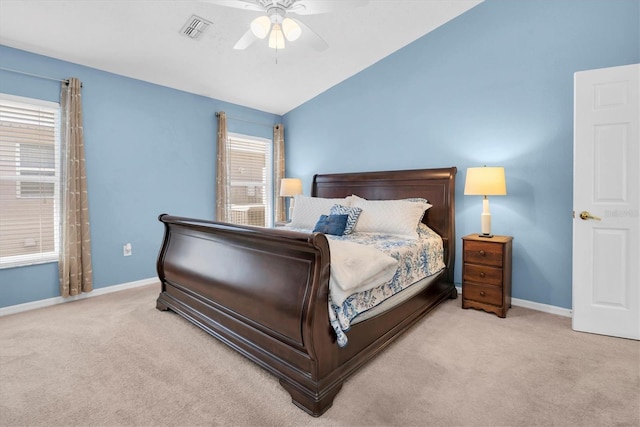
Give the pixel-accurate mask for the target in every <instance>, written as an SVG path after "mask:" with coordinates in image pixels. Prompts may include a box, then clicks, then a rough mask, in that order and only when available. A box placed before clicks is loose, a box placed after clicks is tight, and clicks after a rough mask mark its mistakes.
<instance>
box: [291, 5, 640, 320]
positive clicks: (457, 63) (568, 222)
mask: <svg viewBox="0 0 640 427" xmlns="http://www.w3.org/2000/svg"><path fill="white" fill-rule="evenodd" d="M639 4H640V2H638V0H554V1H551V0H549V1H543V0H519V1H516V0H486V1H485V2H484V3H482V4H480V5H479V6H477V7H475V8H473V9H471V10H470V11H468V12H467V13H465V14H463V15H462V16H460V17H458V18H457V19H455V20H453V21H451V22H449V23H447V24H446V25H444V26H442V27H440V28H439V29H437V30H436V31H434V32H432V33H430V34H428V35H426V36H425V37H423V38H421V39H419V40H417V41H416V42H414V43H412V44H411V45H409V46H407V47H406V48H404V49H402V50H400V51H398V52H396V53H394V54H392V55H390V56H389V57H387V58H385V59H384V60H382V61H380V62H378V63H377V64H375V65H373V66H372V67H370V68H368V69H366V70H364V71H363V72H361V73H359V74H357V75H355V76H354V77H352V78H350V79H349V80H347V81H345V82H343V83H341V84H339V85H337V86H335V87H333V88H331V89H330V90H328V91H326V92H325V93H323V94H321V95H320V96H318V97H316V98H315V99H313V100H312V101H310V102H307V103H305V104H303V105H302V106H300V107H298V108H297V109H295V110H293V111H291V112H289V113H288V114H286V115H285V117H284V123H285V130H286V140H287V144H288V148H287V149H288V151H287V169H288V172H287V174H288V175H289V176H297V177H301V178H303V180H304V188H305V190H306V192H307V194H308V192H309V191H310V186H311V179H312V176H313V174H314V173H328V172H347V171H368V170H395V169H413V168H428V167H447V166H456V167H458V176H457V185H456V191H457V196H456V208H457V211H456V212H457V213H456V218H457V235H458V236H459V237H461V236H464V235H466V234H469V233H476V232H478V231H479V229H480V212H481V205H482V203H481V198H480V197H476V196H463V190H464V179H465V171H466V168H467V167H471V166H482V165H484V164H486V165H489V166H504V167H505V170H506V174H507V191H508V195H507V196H505V197H493V198H491V212H492V214H493V228H492V231H493V232H494V233H495V234H506V235H512V236H514V238H515V239H514V253H513V296H514V297H515V298H520V299H524V300H529V301H534V302H538V303H543V304H549V305H553V306H558V307H565V308H571V306H572V305H571V239H572V218H571V213H572V209H573V207H572V185H573V181H572V173H573V157H572V151H573V130H572V128H573V73H574V72H576V71H580V70H588V69H593V68H602V67H608V66H615V65H624V64H630V63H636V62H640V33H639V18H640V7H639ZM461 246H462V245H461V244H460V241H459V240H458V245H457V264H456V271H455V277H456V282H457V283H460V281H461V254H460V252H461V250H460V249H461Z"/></svg>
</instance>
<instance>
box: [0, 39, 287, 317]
mask: <svg viewBox="0 0 640 427" xmlns="http://www.w3.org/2000/svg"><path fill="white" fill-rule="evenodd" d="M0 67H2V68H8V69H13V70H21V71H24V72H27V73H33V74H37V75H44V76H49V77H53V78H58V79H64V78H67V77H78V78H79V79H80V80H81V81H82V82H83V91H82V95H83V109H84V134H85V145H86V152H85V155H86V161H87V180H88V187H89V210H90V220H91V234H92V252H93V253H92V255H93V269H94V287H95V288H102V287H105V286H112V285H118V284H121V283H127V282H132V281H136V280H140V279H147V278H151V277H154V276H155V274H156V272H155V262H156V256H157V254H158V249H159V247H160V243H161V239H162V233H163V229H162V226H161V224H160V223H159V222H158V221H157V217H158V215H159V214H161V213H170V214H173V215H184V216H190V217H198V218H208V219H213V216H214V211H215V158H216V154H215V146H216V132H217V126H216V118H215V112H216V111H226V112H227V114H228V115H229V116H232V117H235V118H238V119H243V120H247V121H249V122H254V123H260V124H264V125H266V126H263V125H255V124H251V123H247V122H244V121H241V120H233V119H230V120H229V121H228V127H229V130H230V131H231V132H238V133H244V134H248V135H255V136H262V137H266V138H271V137H272V136H273V130H272V128H271V126H272V125H273V124H275V123H278V122H280V121H281V117H280V116H276V115H272V114H267V113H264V112H259V111H256V110H252V109H249V108H245V107H241V106H237V105H233V104H229V103H224V102H221V101H218V100H215V99H210V98H205V97H201V96H196V95H192V94H188V93H185V92H180V91H177V90H172V89H168V88H165V87H161V86H157V85H153V84H150V83H146V82H142V81H139V80H134V79H129V78H124V77H122V76H117V75H115V74H110V73H106V72H103V71H99V70H95V69H91V68H87V67H82V66H78V65H75V64H71V63H68V62H63V61H58V60H55V59H51V58H47V57H43V56H39V55H34V54H31V53H27V52H24V51H21V50H16V49H11V48H8V47H6V46H0ZM0 92H3V93H9V94H13V95H19V96H27V97H32V98H39V99H45V100H48V101H54V102H58V101H59V93H60V83H58V82H55V81H49V80H45V79H41V78H34V77H28V76H24V75H20V74H16V73H12V72H3V71H0ZM126 242H131V244H132V246H133V255H132V256H131V257H123V256H122V245H123V244H124V243H126ZM59 295H60V293H59V290H58V270H57V263H50V264H43V265H38V266H33V267H16V268H8V269H2V270H0V307H5V306H10V305H15V304H21V303H25V302H30V301H36V300H41V299H46V298H52V297H56V296H59Z"/></svg>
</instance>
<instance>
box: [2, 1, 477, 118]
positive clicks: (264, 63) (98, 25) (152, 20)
mask: <svg viewBox="0 0 640 427" xmlns="http://www.w3.org/2000/svg"><path fill="white" fill-rule="evenodd" d="M481 1H482V0H371V1H369V2H368V4H367V5H366V6H362V7H352V8H346V9H341V8H339V3H340V1H339V0H333V1H331V0H328V1H324V3H332V4H333V5H336V8H338V9H339V10H340V12H339V13H338V12H331V13H325V14H319V15H304V16H301V15H294V17H295V18H297V19H299V20H300V21H303V22H304V23H305V24H306V25H308V26H309V27H311V28H313V30H314V31H315V32H316V33H318V34H319V35H320V36H322V38H323V39H324V40H325V41H326V42H327V43H328V44H329V48H328V49H326V50H325V51H322V52H318V51H315V50H313V49H312V48H311V47H310V46H309V45H306V44H305V35H304V34H303V36H302V37H301V38H300V39H299V40H297V41H296V42H292V43H287V46H286V48H285V49H284V50H280V51H278V52H277V54H276V51H275V50H274V49H270V48H268V47H267V42H266V40H258V41H257V42H255V43H254V44H253V45H251V46H250V47H249V48H247V49H246V50H234V49H233V45H234V44H235V43H236V41H237V40H238V39H239V38H240V37H241V36H242V35H243V34H244V33H245V31H246V30H247V28H248V25H249V23H250V22H251V20H253V19H254V18H255V17H257V16H259V15H260V13H259V12H253V11H249V10H242V9H236V8H232V7H225V6H221V5H219V4H215V3H216V0H200V1H199V0H195V1H192V0H0V44H3V45H6V46H10V47H15V48H18V49H23V50H27V51H30V52H34V53H38V54H42V55H46V56H50V57H53V58H58V59H62V60H65V61H69V62H73V63H77V64H81V65H86V66H89V67H93V68H98V69H101V70H105V71H109V72H112V73H116V74H120V75H123V76H127V77H132V78H136V79H140V80H145V81H148V82H152V83H156V84H159V85H163V86H168V87H171V88H175V89H179V90H183V91H187V92H191V93H195V94H199V95H204V96H207V97H211V98H215V99H219V100H222V101H226V102H231V103H235V104H240V105H243V106H247V107H251V108H255V109H258V110H262V111H266V112H270V113H274V114H278V115H282V114H285V113H287V112H288V111H290V110H292V109H293V108H295V107H297V106H299V105H301V104H303V103H304V102H306V101H308V100H309V99H311V98H313V97H314V96H316V95H318V94H320V93H322V92H324V91H325V90H327V89H329V88H330V87H332V86H334V85H336V84H337V83H340V82H341V81H343V80H345V79H347V78H348V77H350V76H352V75H354V74H356V73H358V72H360V71H361V70H363V69H365V68H366V67H368V66H370V65H372V64H373V63H375V62H377V61H379V60H380V59H382V58H384V57H386V56H387V55H389V54H391V53H393V52H395V51H396V50H398V49H400V48H402V47H403V46H406V45H407V44H409V43H411V42H412V41H414V40H416V39H418V38H420V37H421V36H423V35H425V34H426V33H428V32H429V31H431V30H433V29H435V28H437V27H439V26H440V25H442V24H444V23H445V22H447V21H449V20H451V19H453V18H454V17H456V16H458V15H460V14H461V13H464V12H465V11H467V10H468V9H470V8H472V7H474V6H475V5H477V4H479V3H480V2H481ZM193 14H195V15H198V16H200V17H202V18H204V19H206V20H209V21H211V22H212V23H213V25H211V26H210V27H209V28H208V29H207V30H206V32H205V33H203V35H202V36H201V37H200V39H198V40H192V39H189V38H187V37H186V36H183V35H182V34H181V33H180V30H181V29H182V27H183V25H184V24H185V23H186V22H187V20H188V19H189V17H190V16H191V15H193ZM307 37H308V36H307ZM1 66H2V63H1V62H0V67H1ZM31 72H34V71H33V70H31ZM42 73H46V70H42ZM50 77H56V78H59V77H61V76H50ZM63 77H64V76H63Z"/></svg>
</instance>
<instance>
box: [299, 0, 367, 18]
mask: <svg viewBox="0 0 640 427" xmlns="http://www.w3.org/2000/svg"><path fill="white" fill-rule="evenodd" d="M367 4H369V0H341V1H326V0H325V1H317V0H298V1H297V2H295V3H294V4H293V6H291V7H290V8H288V9H287V12H291V13H295V14H296V15H318V14H321V13H329V12H339V11H341V10H344V9H349V8H353V7H362V6H366V5H367Z"/></svg>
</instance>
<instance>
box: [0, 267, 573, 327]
mask: <svg viewBox="0 0 640 427" xmlns="http://www.w3.org/2000/svg"><path fill="white" fill-rule="evenodd" d="M158 282H159V281H158V278H157V277H151V278H149V279H142V280H136V281H135V282H128V283H122V284H120V285H113V286H105V287H103V288H98V289H94V290H93V291H91V292H89V293H83V294H80V295H75V296H72V297H67V298H63V297H54V298H48V299H43V300H40V301H33V302H27V303H24V304H17V305H10V306H9V307H3V308H0V317H2V316H8V315H9V314H15V313H20V312H23V311H28V310H35V309H36V308H43V307H49V306H52V305H56V304H62V303H65V302H70V301H77V300H80V299H85V298H91V297H97V296H99V295H105V294H110V293H112V292H118V291H123V290H125V289H132V288H137V287H139V286H146V285H152V284H154V283H158ZM456 289H457V290H458V294H462V287H460V286H456ZM511 304H512V305H517V306H518V307H524V308H530V309H532V310H538V311H542V312H545V313H550V314H557V315H558V316H564V317H572V310H569V309H568V308H562V307H556V306H554V305H547V304H541V303H538V302H532V301H527V300H523V299H518V298H511Z"/></svg>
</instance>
